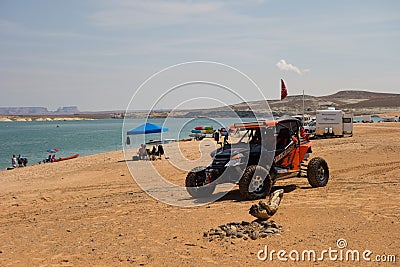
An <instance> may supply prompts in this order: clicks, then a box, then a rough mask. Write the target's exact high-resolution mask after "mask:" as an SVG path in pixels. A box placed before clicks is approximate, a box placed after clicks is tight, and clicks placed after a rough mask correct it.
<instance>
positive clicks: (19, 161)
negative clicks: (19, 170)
mask: <svg viewBox="0 0 400 267" xmlns="http://www.w3.org/2000/svg"><path fill="white" fill-rule="evenodd" d="M17 162H18V167H22V158H21V155H18V158H17Z"/></svg>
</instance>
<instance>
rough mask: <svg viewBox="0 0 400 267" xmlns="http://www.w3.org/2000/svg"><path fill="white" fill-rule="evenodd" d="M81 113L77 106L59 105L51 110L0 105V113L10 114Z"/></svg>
mask: <svg viewBox="0 0 400 267" xmlns="http://www.w3.org/2000/svg"><path fill="white" fill-rule="evenodd" d="M79 113H80V111H79V109H78V107H77V106H70V107H59V108H58V109H57V110H55V111H49V110H48V109H47V108H45V107H0V115H9V116H45V115H47V116H57V115H62V116H65V115H75V114H79Z"/></svg>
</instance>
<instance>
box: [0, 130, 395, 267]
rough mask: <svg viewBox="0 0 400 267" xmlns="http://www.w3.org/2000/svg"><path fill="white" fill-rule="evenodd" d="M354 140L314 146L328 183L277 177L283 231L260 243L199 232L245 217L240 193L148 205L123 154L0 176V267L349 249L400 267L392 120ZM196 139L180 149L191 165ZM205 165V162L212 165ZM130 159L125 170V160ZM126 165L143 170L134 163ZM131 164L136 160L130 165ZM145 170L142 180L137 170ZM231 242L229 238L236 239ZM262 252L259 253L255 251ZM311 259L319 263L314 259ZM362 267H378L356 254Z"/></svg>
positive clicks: (175, 175) (188, 260) (253, 260)
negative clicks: (387, 258)
mask: <svg viewBox="0 0 400 267" xmlns="http://www.w3.org/2000/svg"><path fill="white" fill-rule="evenodd" d="M354 131H355V134H354V136H353V137H349V138H342V139H325V140H315V141H313V151H314V153H313V155H312V156H321V157H324V158H325V159H326V160H327V162H328V164H329V167H330V175H331V176H330V181H329V183H328V185H327V186H326V187H323V188H310V186H309V185H308V182H307V179H298V178H291V179H287V180H282V181H278V182H277V184H276V186H275V188H283V189H284V190H285V194H284V198H283V201H282V203H281V206H280V207H279V210H278V212H277V213H276V214H275V216H274V217H273V218H272V219H273V220H274V221H276V222H277V223H279V224H282V226H283V228H282V229H283V232H282V233H281V234H280V235H271V236H268V237H266V238H259V239H257V240H243V239H235V240H233V239H232V240H229V241H228V242H225V241H212V242H209V241H208V240H206V239H204V238H203V232H204V231H208V230H209V229H210V228H213V227H217V226H218V225H221V224H225V223H228V222H233V221H242V220H247V221H252V220H253V219H254V218H253V217H251V216H250V215H249V214H248V210H249V208H250V206H251V205H252V204H254V203H256V202H257V201H242V200H241V198H240V194H239V191H238V189H237V187H234V188H233V189H232V190H231V191H230V193H228V194H227V195H226V196H224V197H223V198H222V199H220V200H218V201H216V202H214V203H211V204H206V205H202V206H198V207H191V208H185V207H176V206H170V205H167V204H164V203H162V202H160V201H157V200H155V199H154V198H152V197H150V196H149V195H148V194H146V193H145V192H143V191H142V190H141V189H140V188H139V187H138V185H137V184H136V183H135V182H134V180H133V179H132V177H131V174H130V172H129V170H128V168H127V163H126V162H125V160H124V156H123V153H122V152H121V151H115V152H110V153H104V154H99V155H93V156H88V157H82V158H78V159H75V160H70V161H65V162H59V163H53V164H45V165H43V164H42V165H36V166H30V167H27V168H20V169H15V170H12V171H2V172H0V203H1V205H0V266H137V265H147V266H267V265H268V266H272V265H284V266H292V265H294V264H300V265H306V266H310V265H319V266H333V265H341V266H353V265H355V264H356V262H346V261H344V260H343V261H339V260H336V261H331V260H329V258H328V256H327V255H325V259H324V260H323V261H319V262H309V261H299V262H294V261H292V260H290V259H289V260H288V262H280V261H279V260H278V259H277V257H276V254H275V255H274V258H273V259H272V261H271V260H269V259H267V260H266V261H264V262H261V261H259V259H258V258H257V254H258V252H259V250H262V249H264V247H265V245H267V246H268V249H269V251H270V250H276V251H278V250H285V251H287V252H290V251H291V250H296V251H299V252H301V251H303V250H315V251H317V253H319V252H321V251H322V250H328V249H329V247H331V248H332V249H338V247H337V245H336V241H337V240H338V239H340V238H344V239H345V240H346V241H347V247H346V248H345V249H352V250H359V251H360V252H363V251H364V250H370V251H372V254H371V255H370V258H371V259H372V260H373V259H375V256H376V255H396V256H397V257H396V261H397V263H384V264H382V266H395V265H396V264H398V262H399V261H400V250H399V247H400V226H399V221H400V194H399V192H400V191H399V189H400V188H399V185H400V175H399V169H400V156H399V155H400V134H399V133H400V123H379V124H357V125H355V130H354ZM207 142H209V141H204V142H195V141H192V142H186V143H179V148H180V151H181V153H182V154H183V155H184V156H186V157H188V158H189V159H190V160H194V161H192V163H194V164H196V163H197V162H195V160H197V159H199V158H201V157H200V153H199V145H200V148H201V146H202V144H203V148H208V149H211V148H212V146H213V145H212V144H211V145H210V143H207ZM172 150H173V149H172V148H171V147H166V153H167V154H168V156H169V157H170V159H169V160H168V161H167V160H164V159H163V160H158V161H155V162H154V167H155V169H156V170H158V171H159V173H160V174H161V175H163V176H164V177H167V179H168V180H170V181H172V182H174V183H177V184H181V185H182V184H183V183H184V179H185V175H186V172H185V171H183V170H179V169H177V168H176V167H174V166H173V165H172V164H171V162H173V160H174V157H177V155H176V153H175V152H174V153H172V152H171V151H172ZM208 160H209V159H208ZM128 164H129V163H128ZM134 164H144V162H135V163H134ZM137 166H139V165H137ZM143 175H145V174H143ZM232 241H233V242H232ZM260 255H262V254H260ZM318 256H320V255H319V254H318ZM357 265H359V266H368V265H370V266H377V265H379V263H377V262H365V261H363V260H362V259H360V262H359V263H357Z"/></svg>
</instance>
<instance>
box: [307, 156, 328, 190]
mask: <svg viewBox="0 0 400 267" xmlns="http://www.w3.org/2000/svg"><path fill="white" fill-rule="evenodd" d="M307 179H308V182H309V184H310V185H311V186H312V187H321V186H325V185H326V184H327V183H328V180H329V167H328V163H326V161H325V160H324V159H323V158H319V157H317V158H313V159H311V160H310V162H309V163H308V167H307Z"/></svg>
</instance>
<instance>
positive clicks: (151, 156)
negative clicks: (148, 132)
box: [138, 144, 167, 160]
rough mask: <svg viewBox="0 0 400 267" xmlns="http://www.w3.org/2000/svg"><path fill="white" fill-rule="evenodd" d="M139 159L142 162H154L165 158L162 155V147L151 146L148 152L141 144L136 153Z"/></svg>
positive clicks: (163, 154)
mask: <svg viewBox="0 0 400 267" xmlns="http://www.w3.org/2000/svg"><path fill="white" fill-rule="evenodd" d="M138 155H139V159H142V160H156V159H157V158H158V159H161V157H162V156H164V158H167V157H166V156H165V153H164V147H163V146H162V145H161V144H159V145H158V147H156V146H153V148H152V149H151V150H150V149H148V148H146V145H144V144H141V145H140V148H139V151H138Z"/></svg>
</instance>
